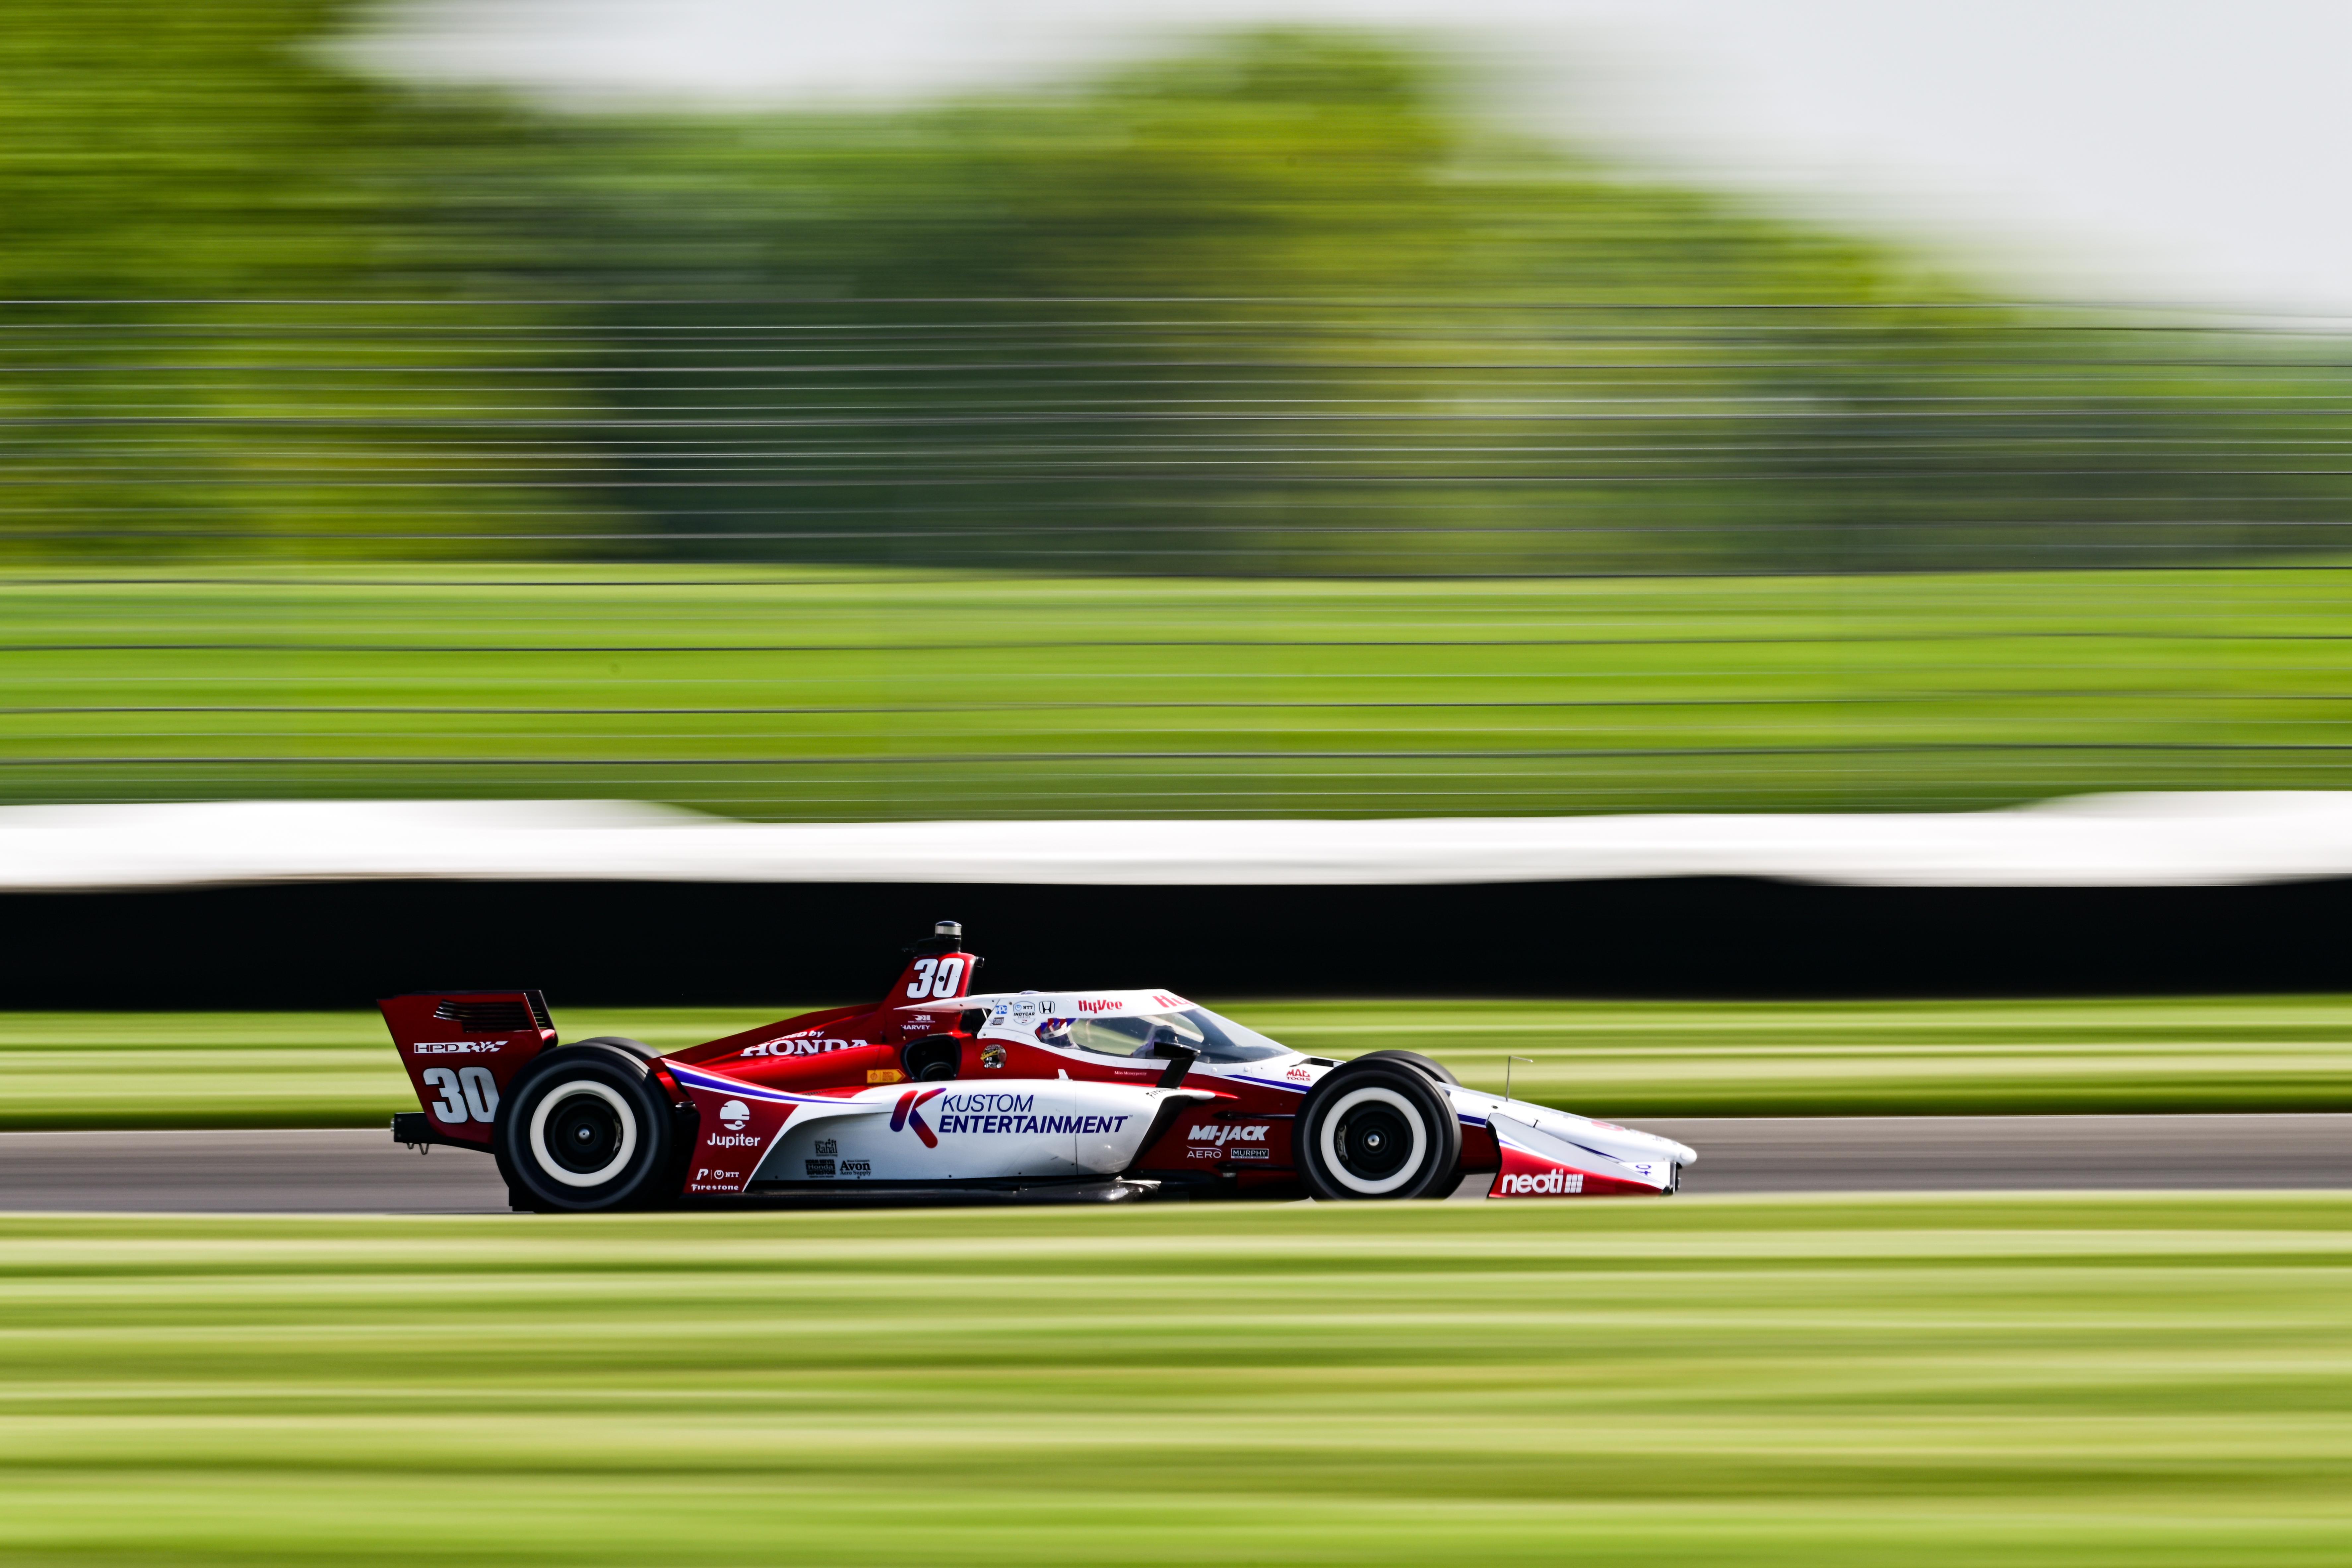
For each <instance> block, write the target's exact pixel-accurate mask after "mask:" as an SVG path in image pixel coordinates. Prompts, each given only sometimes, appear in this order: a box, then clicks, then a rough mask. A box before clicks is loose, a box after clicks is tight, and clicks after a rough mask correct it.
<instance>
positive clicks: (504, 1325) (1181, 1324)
mask: <svg viewBox="0 0 2352 1568" xmlns="http://www.w3.org/2000/svg"><path fill="white" fill-rule="evenodd" d="M2346 1221H2347V1201H2346V1199H2344V1198H2343V1197H2341V1196H2339V1195H2336V1194H2307V1195H2299V1196H2289V1195H2277V1194H2274V1195H2269V1196H2261V1197H2255V1196H2243V1197H2240V1196H2226V1197H2225V1196H2218V1195H2217V1196H2213V1197H2208V1198H2184V1197H2180V1196H2177V1195H2176V1196H2165V1197H2157V1196H2147V1197H2136V1198H2125V1197H2091V1196H2055V1195H2053V1196H2044V1197H2024V1198H2018V1197H2000V1196H1990V1197H1987V1196H1978V1197H1971V1198H1967V1199H1960V1200H1951V1199H1932V1198H1892V1199H1881V1200H1877V1201H1869V1200H1864V1201H1858V1202H1857V1201H1851V1200H1848V1201H1823V1200H1811V1201H1805V1200H1790V1199H1753V1200H1740V1201H1736V1202H1734V1201H1719V1202H1709V1201H1707V1200H1705V1199H1698V1198H1693V1199H1687V1200H1685V1199H1678V1200H1676V1201H1675V1202H1674V1203H1672V1204H1656V1205H1639V1207H1638V1208H1636V1207H1635V1206H1633V1205H1620V1206H1615V1207H1611V1206H1607V1205H1584V1206H1575V1205H1557V1206H1555V1205H1500V1204H1496V1205H1486V1204H1479V1205H1468V1204H1464V1205H1455V1204H1442V1205H1425V1206H1424V1205H1415V1206H1413V1207H1412V1208H1411V1209H1407V1210H1403V1211H1400V1210H1399V1209H1397V1208H1394V1207H1391V1206H1389V1205H1360V1206H1348V1207H1342V1208H1338V1209H1335V1208H1333V1207H1331V1206H1330V1205H1314V1206H1311V1207H1310V1206H1306V1205H1300V1206H1297V1207H1291V1208H1264V1209H1257V1210H1255V1211H1247V1212H1244V1211H1240V1210H1237V1209H1236V1208H1235V1207H1234V1206H1231V1205H1197V1206H1193V1207H1190V1208H1177V1209H1164V1210H1152V1211H1145V1212H1141V1213H1135V1214H1126V1213H1119V1214H1107V1215H1106V1214H1087V1213H1072V1212H1068V1211H1064V1212H1060V1213H1055V1214H1051V1215H1036V1214H1028V1215H999V1214H973V1213H958V1214H952V1215H937V1214H931V1215H922V1214H911V1215H909V1214H900V1215H870V1214H859V1215H834V1216H827V1215H751V1216H745V1217H741V1218H725V1217H707V1218H704V1219H700V1220H698V1221H696V1222H694V1223H692V1224H689V1225H680V1224H678V1223H677V1221H676V1220H674V1219H670V1218H657V1217H655V1216H641V1217H627V1216H624V1217H617V1218H613V1219H585V1220H579V1221H571V1222H565V1223H562V1224H551V1223H545V1222H530V1221H517V1220H514V1219H511V1218H507V1217H485V1218H482V1219H478V1220H474V1219H466V1218H442V1219H419V1220H394V1219H383V1218H364V1219H278V1220H253V1219H243V1220H233V1219H207V1218H201V1217H194V1216H173V1217H172V1218H168V1219H163V1218H155V1219H145V1218H133V1217H129V1216H122V1217H112V1216H84V1215H70V1216H68V1215H59V1216H54V1217H16V1218H12V1219H8V1220H5V1221H0V1237H5V1242H0V1254H5V1258H6V1259H7V1263H6V1266H5V1271H6V1279H7V1285H6V1289H8V1291H9V1292H10V1308H9V1320H8V1326H9V1332H8V1333H7V1334H6V1335H5V1337H0V1388H5V1394H0V1399H5V1404H0V1409H5V1413H6V1421H5V1426H0V1463H5V1465H6V1466H7V1467H8V1468H7V1470H6V1471H5V1473H0V1552H7V1553H9V1554H12V1555H13V1556H16V1557H17V1558H20V1559H26V1560H37V1559H40V1558H44V1557H46V1558H52V1559H63V1558H74V1559H77V1560H80V1561H106V1560H115V1561H133V1560H148V1561H152V1560H155V1559H158V1558H163V1557H170V1558H173V1559H177V1560H182V1561H185V1560H189V1559H198V1560H202V1559H212V1560H219V1561H225V1560H229V1559H233V1558H243V1559H245V1560H248V1561H249V1560H253V1559H263V1560H267V1561H269V1562H273V1563H286V1564H303V1563H349V1562H350V1561H352V1555H353V1553H354V1552H355V1551H358V1552H361V1554H362V1555H364V1554H365V1549H366V1548H367V1547H369V1546H371V1545H373V1544H375V1543H389V1542H407V1541H411V1540H413V1539H414V1538H415V1531H416V1529H417V1528H418V1523H417V1521H418V1507H419V1504H418V1500H419V1499H420V1498H425V1499H429V1500H430V1503H431V1510H432V1511H431V1520H432V1527H433V1529H434V1530H435V1531H437V1532H441V1533H443V1534H445V1535H446V1538H447V1539H449V1540H450V1541H452V1542H457V1543H459V1549H458V1550H457V1552H455V1554H456V1555H458V1556H460V1557H462V1558H465V1559H467V1560H470V1561H478V1562H523V1561H531V1562H546V1561H550V1560H553V1559H557V1558H560V1559H561V1560H562V1561H563V1562H566V1563H588V1564H600V1565H601V1564H604V1563H615V1564H618V1563H627V1564H632V1565H634V1564H637V1563H645V1562H647V1561H656V1560H659V1561H682V1560H689V1559H690V1560H693V1561H698V1562H711V1563H735V1562H751V1561H769V1560H772V1558H773V1555H774V1552H775V1549H776V1543H778V1542H791V1543H792V1549H793V1552H795V1553H796V1554H797V1553H806V1554H807V1555H808V1557H809V1558H810V1559H811V1560H813V1561H822V1562H826V1563H908V1562H915V1561H921V1562H957V1563H1028V1564H1058V1563H1089V1564H1096V1563H1154V1564H1157V1563H1167V1562H1168V1561H1170V1560H1171V1555H1172V1553H1171V1550H1170V1547H1169V1543H1170V1542H1183V1543H1186V1545H1185V1546H1184V1550H1185V1551H1186V1552H1192V1551H1194V1550H1195V1548H1194V1547H1193V1546H1192V1544H1191V1543H1192V1542H1197V1541H1199V1540H1201V1539H1202V1538H1204V1537H1209V1536H1216V1537H1230V1538H1232V1540H1233V1541H1234V1545H1233V1546H1231V1547H1227V1546H1226V1545H1225V1544H1224V1543H1223V1541H1222V1540H1221V1541H1220V1542H1219V1543H1218V1552H1217V1554H1218V1555H1221V1556H1230V1557H1234V1558H1243V1557H1249V1556H1255V1557H1259V1558H1263V1559H1266V1560H1276V1559H1278V1560H1281V1561H1285V1562H1299V1561H1316V1560H1318V1559H1319V1560H1324V1561H1338V1560H1344V1561H1347V1562H1349V1563H1363V1564H1368V1565H1373V1564H1391V1563H1395V1564H1404V1563H1412V1564H1420V1563H1442V1562H1464V1561H1475V1562H1479V1563H1495V1564H1520V1563H1530V1564H1531V1563H1559V1561H1561V1559H1562V1557H1563V1555H1564V1553H1576V1552H1590V1553H1592V1554H1594V1555H1596V1556H1599V1557H1602V1558H1604V1559H1605V1560H1606V1561H1610V1562H1629V1563H1630V1562H1641V1561H1657V1562H1706V1563H1722V1564H1733V1565H1739V1568H1746V1565H1749V1564H1755V1565H1759V1568H1761V1565H1763V1564H1785V1563H1790V1562H1796V1561H1802V1562H1804V1563H1811V1564H1821V1565H1823V1568H1848V1565H1853V1568H1860V1565H1864V1564H1870V1565H1879V1564H1884V1563H1888V1562H1893V1561H1900V1562H1903V1563H1909V1564H1914V1565H1916V1568H1963V1565H1965V1568H1976V1565H1979V1564H1981V1563H1986V1562H1989V1561H1999V1562H2001V1563H2009V1564H2016V1565H2020V1568H2060V1565H2062V1564H2065V1565H2072V1564H2079V1563H2085V1562H2105V1563H2132V1564H2149V1565H2155V1564H2164V1565H2180V1568H2186V1565H2188V1564H2192V1563H2193V1564H2211V1563H2238V1562H2246V1561H2250V1560H2252V1558H2254V1557H2256V1556H2259V1558H2260V1560H2261V1561H2262V1562H2263V1563H2270V1564H2276V1565H2279V1568H2319V1565H2321V1564H2326V1565H2328V1568H2334V1565H2335V1564H2336V1563H2340V1562H2341V1560H2342V1555H2343V1552H2342V1548H2343V1542H2344V1537H2345V1531H2346V1530H2347V1524H2352V1502H2347V1500H2352V1486H2347V1484H2346V1482H2347V1464H2348V1463H2352V1447H2348V1446H2347V1427H2346V1424H2345V1422H2344V1420H2343V1418H2342V1415H2341V1411H2342V1408H2343V1405H2344V1399H2345V1394H2346V1393H2347V1390H2346V1386H2345V1384H2346V1367H2345V1363H2344V1358H2343V1354H2342V1349H2343V1342H2344V1333H2343V1324H2344V1322H2345V1320H2346V1316H2347V1308H2352V1298H2347V1289H2346V1280H2347V1262H2352V1258H2347V1225H2346ZM682 1323H690V1324H691V1328H692V1331H690V1332H680V1331H678V1330H679V1327H680V1325H681V1324H682ZM1171 1340H1173V1341H1179V1342H1184V1343H1187V1344H1189V1345H1191V1346H1192V1347H1194V1351H1193V1354H1194V1355H1195V1358H1196V1359H1200V1360H1203V1361H1207V1362H1209V1363H1210V1366H1209V1368H1208V1369H1207V1370H1202V1369H1198V1368H1195V1369H1191V1370H1188V1371H1187V1372H1186V1373H1184V1374H1183V1375H1181V1376H1177V1375H1171V1373H1170V1371H1169V1368H1168V1367H1167V1365H1166V1364H1165V1363H1164V1359H1161V1358H1151V1357H1141V1356H1139V1355H1138V1354H1137V1352H1136V1346H1137V1344H1138V1343H1139V1342H1143V1343H1165V1342H1170V1341H1171ZM902 1347H919V1350H908V1349H906V1348H902ZM1139 1428H1141V1429H1143V1430H1148V1431H1149V1432H1150V1434H1151V1438H1150V1442H1151V1447H1152V1451H1153V1452H1154V1453H1155V1454H1157V1455H1158V1456H1160V1461H1161V1462H1159V1463H1155V1464H1150V1465H1139V1464H1137V1463H1136V1458H1135V1441H1134V1435H1135V1433H1136V1432H1137V1431H1138V1429H1139ZM937 1453H948V1454H961V1455H971V1456H976V1458H973V1459H972V1460H971V1462H970V1463H961V1464H940V1465H937V1466H934V1467H932V1468H930V1469H929V1471H928V1472H927V1473H926V1474H925V1475H924V1476H923V1479H922V1481H921V1484H920V1485H914V1486H910V1485H909V1484H908V1456H909V1455H910V1454H937ZM519 1456H528V1458H519ZM132 1477H135V1478H136V1480H135V1484H134V1483H133V1482H132V1481H131V1479H130V1478H132Z"/></svg>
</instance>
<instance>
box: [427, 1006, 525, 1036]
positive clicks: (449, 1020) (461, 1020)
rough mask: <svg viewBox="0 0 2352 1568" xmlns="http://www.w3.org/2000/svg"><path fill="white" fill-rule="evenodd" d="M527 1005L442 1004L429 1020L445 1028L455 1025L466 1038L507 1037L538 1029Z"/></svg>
mask: <svg viewBox="0 0 2352 1568" xmlns="http://www.w3.org/2000/svg"><path fill="white" fill-rule="evenodd" d="M531 1014H532V1008H531V1005H530V1003H529V1002H528V1001H524V1000H520V999H519V1000H516V1001H512V1002H444V1003H442V1004H441V1005H439V1006H438V1007H436V1008H434V1009H433V1016H435V1017H436V1018H438V1019H440V1020H441V1021H442V1022H443V1023H445V1024H455V1025H457V1027H458V1028H459V1029H460V1030H462V1031H464V1032H465V1033H467V1034H468V1035H511V1034H513V1033H514V1032H515V1031H516V1030H518V1029H536V1028H540V1027H542V1026H541V1023H540V1022H539V1020H538V1019H537V1018H535V1017H533V1016H531Z"/></svg>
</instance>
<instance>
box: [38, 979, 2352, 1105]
mask: <svg viewBox="0 0 2352 1568" xmlns="http://www.w3.org/2000/svg"><path fill="white" fill-rule="evenodd" d="M1221 1006H1222V1008H1223V1010H1224V1011H1228V1012H1230V1013H1232V1014H1233V1015H1234V1016H1236V1017H1238V1018H1240V1019H1242V1020H1243V1021H1244V1022H1246V1023H1249V1024H1251V1025H1253V1026H1257V1027H1259V1028H1263V1029H1265V1031H1266V1032H1267V1033H1269V1034H1272V1035H1273V1036H1274V1037H1276V1038H1277V1039H1280V1040H1283V1041H1284V1042H1286V1044H1289V1045H1292V1046H1296V1047H1298V1048H1299V1049H1301V1050H1305V1051H1308V1052H1312V1053H1317V1054H1325V1055H1333V1056H1353V1055H1355V1054H1357V1053H1358V1052H1360V1051H1367V1050H1375V1049H1380V1048H1382V1047H1402V1048H1404V1049H1409V1050H1418V1051H1424V1052H1426V1053H1428V1054H1429V1055H1432V1056H1434V1057H1437V1058H1441V1059H1442V1060H1444V1062H1446V1063H1447V1064H1448V1065H1449V1066H1451V1067H1452V1068H1454V1071H1455V1072H1456V1073H1457V1074H1459V1075H1460V1077H1461V1078H1462V1079H1463V1081H1464V1082H1465V1083H1468V1084H1470V1085H1472V1086H1473V1087H1475V1088H1480V1089H1501V1088H1502V1087H1503V1074H1504V1058H1506V1057H1508V1056H1519V1057H1528V1058H1533V1061H1532V1063H1531V1064H1530V1063H1516V1064H1513V1066H1512V1068H1511V1072H1512V1077H1511V1088H1512V1089H1513V1091H1514V1092H1515V1093H1517V1094H1519V1095H1521V1096H1523V1097H1525V1098H1528V1099H1533V1100H1541V1101H1545V1102H1548V1103H1550V1104H1555V1105H1560V1106H1564V1107H1566V1108H1568V1109H1570V1110H1579V1111H1583V1112H1586V1113H1589V1114H1591V1115H1596V1116H1603V1117H1611V1118H1636V1117H1645V1116H1652V1117H1654V1116H1775V1115H1777V1116H1809V1115H1818V1116H1835V1115H1928V1114H1942V1115H1962V1114H1988V1115H1993V1114H2000V1115H2019V1114H2032V1113H2052V1112H2068V1111H2071V1112H2124V1111H2184V1110H2241V1111H2255V1110H2352V997H2340V996H2260V997H2252V996H2249V997H2234V996H2233V997H2214V998H2164V999H2148V1000H2075V1001H2066V1000H2053V1001H2028V1002H2019V1001H1966V1002H1837V1003H1818V1002H1700V1003H1689V1002H1575V1001H1546V1002H1517V1001H1431V1000H1427V999H1419V1000H1407V1001H1374V1000H1353V1001H1316V1002H1237V1003H1225V1004H1221ZM793 1010H794V1009H792V1008H787V1007H785V1006H782V1005H779V1006H777V1007H776V1008H774V1009H772V1010H770V1011H762V1010H760V1009H753V1008H741V1009H717V1008H637V1009H619V1008H604V1009H589V1008H582V1009H572V1008H564V1007H561V1006H559V1007H558V1008H557V1009H556V1016H555V1021H556V1024H557V1026H559V1027H560V1028H561V1029H562V1032H563V1035H564V1037H566V1038H570V1039H580V1038H585V1037H588V1036H591V1035H607V1034H613V1035H626V1036H630V1037H635V1038H637V1039H642V1040H645V1041H646V1042H647V1043H648V1044H651V1045H655V1046H659V1047H664V1048H666V1049H677V1048H678V1047H684V1046H688V1045H694V1044H698V1043H699V1042H701V1041H703V1040H709V1039H716V1038H718V1037H719V1036H721V1035H725V1034H730V1033H733V1032H734V1031H736V1030H738V1029H741V1028H748V1027H751V1026H753V1025H755V1024H757V1023H759V1022H761V1020H762V1018H764V1017H776V1016H784V1015H785V1014H786V1013H788V1012H790V1011H793ZM414 1109H415V1098H414V1097H413V1096H412V1095H411V1093H410V1092H409V1089H408V1087H407V1083H406V1081H405V1079H404V1078H403V1077H402V1075H401V1071H400V1064H399V1062H398V1061H397V1059H396V1058H394V1055H393V1052H392V1047H391V1043H390V1041H389V1040H388V1039H387V1038H386V1037H385V1035H384V1032H383V1024H382V1022H381V1021H380V1020H379V1019H377V1018H376V1016H374V1015H373V1014H372V1013H348V1014H346V1013H216V1014H208V1013H159V1014H149V1013H50V1014H36V1013H14V1014H0V1128H16V1129H32V1128H70V1127H331V1126H366V1125H380V1124H381V1123H382V1122H383V1121H384V1120H385V1119H386V1118H388V1117H389V1116H390V1115H391V1114H392V1113H393V1112H394V1111H395V1110H414Z"/></svg>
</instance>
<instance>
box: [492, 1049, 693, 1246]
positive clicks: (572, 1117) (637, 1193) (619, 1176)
mask: <svg viewBox="0 0 2352 1568" xmlns="http://www.w3.org/2000/svg"><path fill="white" fill-rule="evenodd" d="M669 1124H670V1116H669V1105H668V1101H667V1096H665V1095H664V1094H663V1093H662V1091H661V1086H660V1085H659V1084H658V1083H656V1081H655V1079H654V1076H653V1073H652V1070H651V1068H649V1067H648V1066H647V1064H646V1060H645V1058H643V1057H640V1056H638V1055H636V1054H635V1052H633V1051H630V1050H627V1049H625V1048H624V1047H621V1046H620V1045H618V1044H608V1043H606V1042H604V1041H602V1040H597V1041H588V1042H583V1043H582V1044H580V1045H576V1046H565V1047H560V1048H558V1049H556V1050H552V1051H550V1052H548V1053H547V1054H546V1055H544V1056H542V1057H539V1058H536V1059H534V1060H533V1061H532V1062H531V1063H530V1066H528V1067H526V1068H523V1069H522V1071H521V1072H520V1073H519V1074H517V1075H516V1077H515V1080H514V1082H513V1083H512V1084H510V1085H509V1086H508V1089H507V1092H506V1094H505V1095H504V1096H503V1097H502V1098H501V1100H500V1101H499V1119H498V1123H497V1125H496V1126H495V1127H494V1128H493V1129H492V1130H491V1139H490V1148H491V1152H493V1153H495V1154H496V1155H497V1156H498V1162H499V1174H501V1175H503V1176H504V1177H506V1179H507V1185H508V1188H509V1190H510V1191H511V1192H512V1193H513V1194H515V1195H516V1196H517V1197H519V1198H524V1199H527V1200H528V1205H527V1206H530V1207H534V1208H546V1209H562V1210H569V1211H572V1212H585V1211H589V1210H594V1209H611V1208H620V1207H622V1206H624V1205H628V1204H632V1203H643V1202H646V1201H647V1200H650V1199H654V1198H659V1197H664V1196H674V1195H675V1194H674V1192H665V1191H664V1190H663V1185H664V1184H663V1183H662V1181H661V1177H662V1175H663V1174H664V1173H667V1172H669V1169H670V1164H671V1153H672V1148H671V1146H672V1139H671V1136H670V1125H669Z"/></svg>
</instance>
